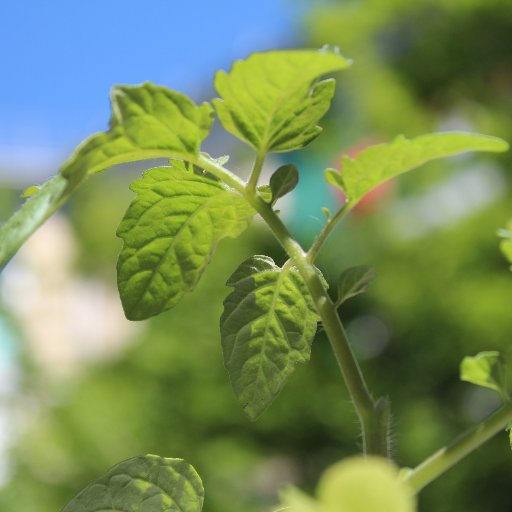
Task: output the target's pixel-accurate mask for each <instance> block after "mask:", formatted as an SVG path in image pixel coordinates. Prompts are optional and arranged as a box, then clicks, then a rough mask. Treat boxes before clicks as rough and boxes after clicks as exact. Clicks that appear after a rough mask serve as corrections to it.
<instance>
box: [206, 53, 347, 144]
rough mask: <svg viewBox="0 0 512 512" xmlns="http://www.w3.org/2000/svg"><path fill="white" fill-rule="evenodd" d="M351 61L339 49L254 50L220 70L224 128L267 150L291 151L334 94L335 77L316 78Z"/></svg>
mask: <svg viewBox="0 0 512 512" xmlns="http://www.w3.org/2000/svg"><path fill="white" fill-rule="evenodd" d="M349 64H350V63H349V62H348V61H347V60H346V59H344V58H343V57H342V56H341V55H339V54H338V53H336V52H333V51H328V50H321V51H314V50H289V51H271V52H266V53H255V54H252V55H251V56H249V57H248V58H247V59H246V60H242V61H237V62H235V63H234V65H233V67H232V69H231V71H230V72H229V73H225V72H224V71H219V72H218V73H217V75H216V76H215V88H216V90H217V92H218V93H219V95H220V97H221V99H217V100H214V105H215V108H216V110H217V114H218V116H219V119H220V121H221V123H222V125H223V126H224V128H225V129H226V130H227V131H229V132H231V133H232V134H233V135H235V136H236V137H238V138H240V139H242V140H243V141H245V142H246V143H248V144H249V145H251V146H253V147H254V148H256V149H258V150H261V151H263V152H267V151H291V150H293V149H298V148H301V147H303V146H305V145H306V144H307V143H308V142H311V141H312V140H313V139H314V138H315V137H316V136H317V135H318V134H319V133H320V131H321V128H320V127H319V126H317V123H318V121H319V120H320V118H321V117H322V116H323V115H324V114H325V113H326V112H327V110H328V109H329V105H330V102H331V99H332V96H333V94H334V81H333V80H324V81H321V82H318V81H317V79H318V78H320V77H321V76H322V75H325V74H326V73H332V72H334V71H338V70H340V69H344V68H346V67H347V66H348V65H349Z"/></svg>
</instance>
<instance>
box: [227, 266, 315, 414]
mask: <svg viewBox="0 0 512 512" xmlns="http://www.w3.org/2000/svg"><path fill="white" fill-rule="evenodd" d="M227 285H228V286H232V287H234V290H233V291H232V292H231V294H230V295H229V296H228V297H227V298H226V300H225V301H224V312H223V313H222V317H221V321H220V324H221V337H222V348H223V352H224V364H225V365H226V368H227V370H228V372H229V376H230V380H231V384H232V385H233V388H234V390H235V394H236V396H237V398H238V400H239V401H240V403H241V404H242V407H243V409H244V410H245V412H246V413H247V414H248V415H249V417H250V418H251V419H253V420H255V419H257V418H258V417H259V416H260V415H261V414H262V413H263V411H264V410H265V409H266V408H267V407H268V406H269V405H270V403H271V402H272V400H274V398H275V397H276V396H277V395H278V394H279V392H280V391H281V389H282V387H283V386H284V384H285V382H286V380H287V379H288V377H289V376H290V374H291V373H292V372H293V370H294V367H295V365H296V364H297V363H302V362H306V361H308V360H309V355H310V350H311V343H312V341H313V338H314V336H315V332H316V324H317V320H318V315H317V313H316V310H315V307H314V304H313V302H312V300H311V297H310V295H309V292H308V289H307V287H306V284H305V283H304V281H303V280H302V278H301V277H300V275H299V273H298V272H297V270H295V269H294V268H293V267H285V268H283V269H281V268H279V267H278V266H276V265H275V263H274V262H273V261H272V259H271V258H268V257H267V256H254V257H252V258H249V259H248V260H246V261H244V262H243V263H242V264H241V265H240V266H239V267H238V269H237V270H236V271H235V272H234V274H233V275H232V276H231V277H230V278H229V280H228V282H227Z"/></svg>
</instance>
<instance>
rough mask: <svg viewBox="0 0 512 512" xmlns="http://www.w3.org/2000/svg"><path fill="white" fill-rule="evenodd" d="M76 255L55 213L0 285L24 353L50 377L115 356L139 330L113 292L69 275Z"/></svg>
mask: <svg viewBox="0 0 512 512" xmlns="http://www.w3.org/2000/svg"><path fill="white" fill-rule="evenodd" d="M75 251H76V243H75V240H74V237H73V233H72V231H71V228H70V226H69V224H68V222H67V221H66V220H65V218H64V217H63V216H60V215H54V216H53V217H52V218H50V219H49V220H48V221H47V222H46V223H45V224H44V226H42V227H41V228H40V229H39V230H38V231H37V232H36V233H35V234H34V235H33V236H32V237H31V238H30V239H29V240H28V241H27V243H26V244H25V245H24V246H23V248H22V249H21V250H20V252H19V253H18V254H17V255H16V257H15V258H14V259H13V260H12V261H11V262H10V264H9V265H8V267H7V268H6V269H5V271H4V274H3V276H2V281H1V282H0V292H1V295H2V300H3V302H4V304H5V305H6V306H7V308H8V310H9V311H10V312H11V314H12V315H13V317H14V318H15V319H16V321H17V322H18V323H19V325H20V329H21V332H22V338H23V340H24V342H26V343H27V344H28V347H27V351H28V352H29V353H30V354H31V357H32V359H33V360H34V362H35V363H36V364H37V365H38V366H39V367H40V369H42V370H43V371H45V372H46V373H47V374H48V375H50V376H52V377H54V378H55V377H57V378H58V377H67V376H70V375H73V374H75V373H77V372H78V371H79V370H80V368H82V367H84V365H85V364H86V363H90V362H94V361H98V360H102V359H105V358H110V357H113V356H115V355H116V354H118V353H119V352H120V351H121V350H122V349H123V348H124V347H125V346H126V345H127V343H129V342H130V341H131V340H133V338H134V335H135V334H136V332H138V330H139V329H140V328H141V327H142V324H134V323H131V322H128V321H127V320H126V319H125V318H124V315H123V312H122V309H121V305H120V301H119V298H118V296H117V291H116V290H114V289H111V288H109V287H107V286H106V285H105V284H103V283H101V282H99V281H96V280H94V279H87V280H86V279H83V278H80V277H77V276H76V275H75V274H73V261H74V257H75Z"/></svg>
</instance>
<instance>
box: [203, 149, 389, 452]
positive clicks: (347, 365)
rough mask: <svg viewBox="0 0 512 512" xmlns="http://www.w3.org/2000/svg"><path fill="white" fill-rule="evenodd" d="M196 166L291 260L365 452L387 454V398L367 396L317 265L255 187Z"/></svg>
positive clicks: (207, 163) (213, 167) (208, 164)
mask: <svg viewBox="0 0 512 512" xmlns="http://www.w3.org/2000/svg"><path fill="white" fill-rule="evenodd" d="M197 165H199V166H200V167H202V168H203V169H205V170H206V171H208V172H211V173H212V174H214V175H215V176H217V177H218V178H220V179H222V180H223V181H224V182H225V183H226V184H228V185H229V186H231V187H233V188H234V189H236V190H237V191H238V192H240V193H241V194H242V195H243V196H244V197H245V198H246V199H247V201H248V202H249V203H250V204H251V205H252V206H253V207H254V209H255V210H256V211H257V212H258V213H259V214H260V215H261V217H262V218H263V220H264V221H265V222H266V223H267V225H268V226H269V228H270V229H271V231H272V232H273V234H274V236H275V237H276V238H277V240H278V241H279V242H280V244H281V245H282V246H283V248H284V250H285V251H286V252H287V254H288V256H289V257H290V258H291V259H292V260H293V264H294V265H295V266H296V267H297V269H298V271H299V272H300V274H301V276H302V278H303V279H304V281H305V283H306V285H307V287H308V289H309V292H310V293H311V297H312V299H313V301H314V303H315V306H316V309H317V311H318V314H319V315H320V318H321V320H322V322H323V325H324V328H325V332H326V333H327V337H328V338H329V342H330V344H331V347H332V349H333V352H334V354H335V356H336V360H337V362H338V366H339V368H340V370H341V374H342V377H343V380H344V381H345V384H346V386H347V389H348V392H349V394H350V397H351V399H352V401H353V403H354V407H355V409H356V412H357V415H358V417H359V419H360V421H361V428H362V436H363V450H364V453H366V454H375V455H382V456H384V457H389V445H388V439H389V402H388V401H387V400H386V399H380V400H378V401H377V402H374V400H373V398H372V396H371V395H370V392H369V391H368V387H367V385H366V382H365V380H364V377H363V374H362V372H361V369H360V367H359V364H358V362H357V359H356V358H355V356H354V353H353V352H352V348H351V347H350V344H349V341H348V338H347V335H346V333H345V329H344V328H343V324H342V323H341V320H340V317H339V315H338V312H337V311H336V307H335V306H334V304H333V302H332V301H331V298H330V297H329V294H328V293H327V290H326V288H325V286H324V284H323V282H322V279H321V277H320V274H319V272H318V271H317V269H316V267H315V266H314V265H313V264H312V263H311V261H309V259H308V257H307V255H306V253H305V252H304V249H303V248H302V247H301V246H300V245H299V243H298V242H297V241H296V240H295V239H294V238H293V237H292V236H291V234H290V233H289V231H288V229H287V228H286V226H285V225H284V224H283V222H282V221H281V219H280V218H279V217H278V216H277V214H276V213H275V212H274V210H273V209H272V206H271V205H269V204H268V203H266V202H265V201H263V199H262V198H261V197H259V196H258V194H257V193H256V192H255V190H254V189H251V188H250V187H249V185H247V187H246V186H244V183H243V181H242V180H240V178H238V177H237V176H235V175H234V174H233V173H231V172H230V171H228V170H227V169H225V168H224V167H222V166H221V165H219V164H217V163H215V162H212V161H211V160H210V159H208V158H207V157H204V156H200V157H199V159H198V161H197ZM255 168H256V165H255Z"/></svg>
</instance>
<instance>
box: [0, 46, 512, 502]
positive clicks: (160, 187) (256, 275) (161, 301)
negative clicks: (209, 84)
mask: <svg viewBox="0 0 512 512" xmlns="http://www.w3.org/2000/svg"><path fill="white" fill-rule="evenodd" d="M347 66H348V61H347V60H346V59H344V58H343V57H341V55H339V53H338V52H336V51H332V50H330V49H323V50H321V51H319V52H316V51H288V52H284V51H279V52H268V53H264V54H255V55H253V56H251V57H249V58H248V59H247V60H245V61H241V62H238V63H236V64H235V65H234V66H233V69H232V71H231V72H230V73H229V74H226V73H223V72H220V73H219V74H218V75H217V77H216V81H215V85H216V88H217V91H218V92H219V94H220V96H221V98H220V99H218V100H214V104H215V107H216V110H217V115H218V117H219V119H220V120H221V122H222V124H223V126H224V127H225V128H226V130H227V131H229V132H231V133H232V134H233V135H235V136H236V137H238V138H240V139H241V140H242V141H244V142H246V143H247V144H249V145H250V146H252V147H253V148H254V149H255V150H256V158H255V164H254V167H253V170H252V173H251V176H250V177H249V180H248V182H247V183H246V182H244V181H243V180H241V179H240V178H239V177H238V176H237V175H236V174H233V173H232V172H231V171H230V170H228V169H227V168H226V167H225V165H224V164H225V163H226V161H225V160H219V159H214V158H212V157H210V156H209V155H207V154H206V153H201V152H200V144H201V142H202V140H203V139H204V138H205V137H206V135H207V134H208V130H209V128H210V126H211V122H212V109H211V107H209V105H208V104H203V105H201V106H196V105H194V104H193V102H192V101H191V100H190V99H188V98H187V97H185V96H184V95H182V94H179V93H175V92H173V91H169V90H167V89H165V88H162V87H158V86H155V85H153V84H149V83H146V84H143V85H140V86H133V87H126V86H123V87H117V88H115V89H114V92H113V95H112V109H113V110H112V119H111V127H110V129H109V130H108V131H107V132H105V133H101V134H97V135H95V136H93V137H92V138H90V139H88V140H87V141H85V142H84V143H83V144H82V145H81V146H80V147H79V148H78V150H77V151H76V152H75V153H74V155H73V156H72V157H71V159H70V160H69V161H68V162H67V163H66V164H65V165H64V166H63V168H62V169H61V173H60V175H59V177H57V178H54V179H53V181H52V180H50V181H49V182H48V183H51V184H53V183H58V184H60V186H59V187H58V190H57V191H56V192H55V193H53V188H52V187H53V185H51V186H50V185H47V186H46V188H45V186H43V187H41V189H39V190H38V191H36V192H35V194H33V195H32V196H31V197H30V198H29V199H28V201H27V202H26V203H25V204H24V206H23V207H22V208H21V210H20V211H19V212H18V213H16V214H15V216H14V217H13V218H14V220H11V221H8V222H7V223H6V224H5V225H4V226H3V227H2V229H1V231H0V239H2V241H3V247H5V251H4V252H3V253H2V255H1V262H2V263H4V264H5V262H6V261H7V260H8V259H9V257H10V256H12V255H13V254H14V252H15V251H16V250H17V248H18V247H19V246H20V245H21V244H22V243H23V241H24V240H25V239H26V237H27V236H28V234H29V233H30V232H32V231H33V230H34V229H35V228H36V227H37V225H38V224H39V223H41V222H42V221H44V219H45V218H46V217H47V216H48V215H49V214H50V213H51V212H52V211H53V210H55V209H56V208H57V207H58V206H60V204H62V202H63V201H64V200H65V199H66V198H67V197H68V196H69V194H70V193H71V192H72V191H73V190H74V189H75V188H76V187H77V186H78V185H80V184H81V183H82V182H83V181H84V180H85V179H86V177H87V176H89V175H92V174H94V173H96V172H98V171H100V170H104V169H106V168H107V167H110V166H111V165H113V164H117V163H120V162H127V161H133V160H141V159H150V158H155V157H162V156H165V157H166V158H168V159H169V164H168V165H166V166H161V167H157V168H154V169H151V170H150V171H148V172H146V173H145V175H144V176H143V177H142V179H140V180H138V181H136V182H135V183H134V184H133V186H132V190H133V191H134V192H136V193H137V197H136V198H135V199H134V200H133V201H132V204H131V205H130V207H129V208H128V211H127V213H126V215H125V217H124V218H123V220H122V222H121V224H120V226H119V228H118V236H119V237H120V238H121V239H122V240H123V242H124V246H123V249H122V251H121V254H120V256H119V260H118V285H119V292H120V295H121V300H122V303H123V306H124V310H125V313H126V316H127V317H128V318H129V319H132V320H142V319H145V318H148V317H150V316H153V315H157V314H159V313H161V312H163V311H165V310H167V309H170V308H171V307H174V306H176V304H177V303H178V302H179V301H180V300H182V298H183V296H184V293H185V292H186V291H192V290H193V289H194V288H195V287H196V285H197V284H198V281H199V279H200V278H201V276H202V273H203V271H204V270H205V267H206V265H207V264H208V263H209V262H210V259H211V258H212V256H213V254H214V251H215V249H216V247H217V244H218V243H219V242H220V241H221V240H222V239H224V238H233V237H237V236H239V235H240V234H241V233H242V232H243V231H244V230H245V229H246V228H247V226H248V223H249V220H250V219H251V218H252V217H253V215H254V214H255V213H257V214H259V215H260V216H261V217H262V219H263V220H264V221H265V223H266V224H267V225H268V227H269V228H270V229H271V231H272V232H273V234H274V236H275V238H276V239H277V240H278V241H279V243H280V244H281V246H282V247H283V249H284V250H285V251H286V253H287V256H288V258H289V259H288V260H287V261H286V262H285V263H284V264H283V265H276V264H275V262H274V261H273V260H272V259H271V258H269V257H268V256H252V257H250V258H249V259H247V260H246V261H245V262H243V263H242V264H241V265H240V266H239V267H238V268H237V269H236V270H235V272H234V273H233V274H232V276H231V277H230V278H229V280H228V282H227V285H228V286H231V287H233V288H234V290H233V291H232V292H231V294H230V295H229V296H228V297H227V299H226V300H225V302H224V312H223V314H222V317H221V337H222V345H223V351H224V360H225V365H226V368H227V370H228V372H229V374H230V379H231V383H232V386H233V388H234V391H235V394H236V395H237V397H238V399H239V401H240V402H241V405H242V407H243V409H244V410H245V411H246V412H247V414H248V415H249V416H250V417H251V418H252V419H256V418H257V417H258V416H260V415H261V414H262V413H263V412H264V410H265V409H266V408H267V407H268V406H269V404H270V402H271V401H272V400H274V398H275V397H276V396H277V395H278V394H279V392H280V391H281V389H282V387H283V386H284V383H285V382H286V380H287V379H288V377H289V375H290V373H291V372H292V370H293V368H294V365H295V364H296V363H297V362H305V361H307V360H308V359H309V355H310V348H311V344H312V341H313V338H314V336H315V332H316V330H317V322H318V321H321V323H322V327H323V329H325V332H326V335H327V338H328V340H329V342H330V344H331V347H332V350H333V352H334V355H335V357H336V360H337V362H338V365H339V367H340V369H341V373H342V377H343V379H344V382H345V385H346V387H347V389H348V392H349V395H350V398H351V400H352V402H353V405H354V408H355V411H356V413H357V415H358V418H359V420H360V423H361V429H362V438H363V451H364V455H366V458H358V459H353V460H346V461H344V462H341V463H339V464H338V465H334V466H332V467H331V468H330V469H328V470H327V472H326V473H325V476H324V477H323V478H322V479H321V480H320V483H319V487H318V493H317V494H318V503H316V502H315V501H314V500H312V499H309V498H304V497H302V494H301V493H300V492H299V491H292V493H291V494H288V495H285V498H284V505H285V507H288V508H291V510H297V511H303V512H305V511H317V512H320V511H324V512H330V511H334V510H337V509H338V508H340V509H341V508H342V509H344V510H346V511H347V512H359V511H361V510H368V511H371V510H396V511H404V512H409V511H412V510H414V509H415V504H414V502H415V498H414V497H413V495H414V494H415V493H416V492H418V491H419V490H421V489H422V488H423V487H424V486H425V485H427V484H428V483H430V482H431V481H432V480H433V479H435V478H437V477H439V476H440V475H441V474H443V473H444V472H445V471H446V470H447V469H448V468H449V467H451V466H452V465H453V464H455V463H457V462H458V461H459V460H460V459H461V458H462V457H464V456H465V455H467V454H468V453H470V452H471V451H472V450H474V449H475V448H477V447H478V446H480V444H482V443H483V442H484V441H486V440H487V439H489V438H490V437H492V436H493V435H494V434H496V433H497V432H499V431H500V430H503V429H504V428H505V427H506V426H507V425H508V423H510V422H511V420H512V405H511V404H510V402H509V400H508V396H507V395H506V393H502V396H503V398H504V401H505V404H504V405H503V407H502V408H500V409H498V410H497V411H496V412H495V413H494V414H493V415H492V416H491V417H489V419H486V420H484V421H483V422H482V423H481V425H479V426H477V427H476V428H475V429H474V430H473V431H471V432H469V433H468V434H465V435H464V436H462V437H461V438H460V439H458V440H456V441H455V442H454V444H453V445H452V447H451V448H449V449H448V450H444V449H442V450H440V452H438V453H437V454H435V455H434V456H433V457H432V458H430V459H428V460H427V461H426V462H425V463H423V464H420V465H419V466H418V467H417V468H415V469H414V470H412V471H408V472H406V473H405V477H404V478H403V479H399V477H398V472H397V471H395V470H394V469H392V467H391V466H390V463H389V460H386V459H385V458H388V459H389V458H391V454H390V452H389V444H390V442H389V435H390V428H391V427H390V404H389V400H388V399H387V398H385V397H381V398H379V399H377V400H375V399H374V398H373V397H372V395H371V394H370V392H369V390H368V386H367V384H366V381H365V378H364V376H363V373H362V372H361V369H360V367H359V364H358V361H357V359H356V358H355V357H354V354H353V352H352V348H351V346H350V344H349V342H348V339H347V335H346V332H345V330H344V328H343V325H342V323H341V320H340V317H339V315H338V313H337V307H338V306H339V305H340V304H341V303H343V302H344V301H345V300H346V299H348V298H350V297H352V296H355V295H358V294H360V293H362V292H363V291H365V290H366V289H367V288H368V285H369V282H370V280H371V279H372V277H373V274H372V272H371V271H370V270H369V269H368V268H367V267H356V268H355V269H354V268H352V269H349V270H346V271H344V273H343V274H342V276H341V278H340V280H339V286H338V293H339V295H338V298H337V299H336V300H335V301H333V300H332V299H331V297H330V295H329V293H328V289H327V288H328V285H327V282H326V280H325V278H324V277H323V276H322V274H321V273H320V271H319V270H318V268H317V267H316V266H315V265H314V261H315V258H316V256H317V255H318V253H319V252H320V250H321V248H322V246H323V244H324V243H325V241H326V240H327V238H328V236H329V235H330V233H331V231H332V230H333V229H334V227H335V226H336V224H337V223H338V221H339V220H340V219H341V218H342V216H343V215H344V214H345V213H346V212H347V211H348V210H349V209H350V208H351V207H352V206H354V205H355V204H356V203H357V202H358V201H359V200H360V199H362V198H363V196H364V195H365V194H366V193H367V192H369V191H371V190H372V189H373V188H375V187H376V186H378V185H380V184H381V183H382V182H383V181H385V180H386V179H389V178H390V177H393V176H395V175H398V174H401V173H403V172H406V171H409V170H411V169H414V168H416V167H418V166H420V165H421V164H423V163H424V162H426V161H429V160H432V159H437V158H441V157H444V156H451V155H455V154H459V153H463V152H467V151H491V152H500V151H505V150H506V149H507V148H508V145H507V143H506V142H504V141H503V140H501V139H498V138H495V137H489V136H483V135H478V134H467V133H457V132H454V133H443V134H431V135H425V136H422V137H418V138H416V139H413V140H412V141H409V140H407V139H405V138H404V137H399V138H397V139H395V141H394V142H393V143H391V144H383V145H378V146H373V147H371V148H369V149H367V150H365V151H363V152H362V153H360V154H359V155H358V156H357V157H355V158H354V159H346V160H345V166H344V169H343V173H342V174H341V175H339V174H337V173H336V172H335V171H333V170H328V171H327V172H326V178H327V181H328V182H329V183H330V184H333V185H335V186H336V187H339V188H340V189H341V190H342V191H343V192H344V194H345V195H346V203H345V204H344V205H342V206H341V208H340V209H339V211H338V212H336V213H335V214H334V216H332V217H329V218H328V220H327V224H326V225H325V227H324V228H323V230H322V231H321V232H320V234H319V235H318V237H317V239H316V241H315V242H314V244H313V245H312V247H311V248H310V249H309V251H307V252H305V251H304V250H303V249H302V247H301V246H300V245H299V244H298V242H297V241H296V240H295V239H294V238H293V237H292V236H291V235H290V233H289V232H288V230H287V228H286V226H285V225H284V224H283V222H282V221H281V219H280V217H279V216H278V214H277V212H276V211H275V210H274V208H273V206H274V204H275V203H276V201H277V200H278V199H279V198H280V197H282V196H284V195H285V194H286V193H288V192H290V191H291V190H292V189H293V188H294V187H295V185H296V184H297V181H298V173H297V171H296V169H295V167H294V166H291V165H287V166H284V167H280V168H279V169H278V170H277V171H276V173H275V174H274V175H273V176H272V178H271V179H270V183H269V184H268V188H265V189H260V188H259V187H258V182H259V178H260V173H261V170H262V166H263V161H264V158H265V157H266V155H267V153H270V152H281V151H289V150H291V149H298V148H301V147H303V146H305V145H306V144H308V143H309V142H311V141H312V140H313V139H314V138H315V137H316V136H318V134H319V133H320V128H319V127H318V126H317V122H318V121H319V119H320V118H321V117H322V115H323V114H324V113H325V112H326V111H327V109H328V107H329V104H330V100H331V98H332V95H333V91H334V89H333V87H334V82H333V81H332V80H328V81H318V79H319V78H320V77H321V76H322V75H324V74H325V73H327V72H333V71H337V70H340V69H343V68H345V67H347ZM304 69H306V70H307V71H306V72H304ZM247 84H250V85H248V86H247ZM62 184H63V185H64V187H62ZM48 188H49V189H50V191H51V192H52V193H51V194H48V193H47V190H48ZM34 212H41V213H40V214H36V215H35V216H34ZM480 360H483V361H486V362H487V363H488V364H487V363H486V364H484V365H483V366H482V364H477V365H476V369H475V365H474V364H473V362H474V360H466V362H465V363H463V372H462V377H463V378H464V379H465V380H470V381H471V382H475V383H478V384H480V385H482V383H483V384H484V385H487V386H488V385H489V383H490V382H491V380H490V370H491V367H492V363H490V362H489V361H490V360H489V353H487V355H486V356H481V357H480V359H479V361H480ZM482 371H483V373H484V375H483V376H482V375H481V374H482ZM492 382H493V383H495V382H496V381H492ZM496 387H497V388H498V389H499V390H500V391H502V387H501V384H500V385H499V386H498V385H496ZM155 468H156V469H155ZM369 481H370V482H371V485H370V486H369V490H368V491H365V492H364V493H363V492H362V489H363V486H366V485H367V483H368V482H369ZM286 496H288V497H286ZM98 507H100V508H101V509H102V510H112V511H113V510H117V509H119V508H123V509H125V508H126V509H127V510H133V511H134V512H135V511H139V510H140V511H141V512H142V511H144V510H147V511H148V512H149V511H150V510H155V511H157V510H167V509H169V510H173V509H174V508H178V509H179V510H183V511H184V512H188V511H190V512H195V511H197V510H200V509H201V507H202V486H201V484H200V481H199V480H198V477H197V475H196V474H195V471H194V470H193V469H192V468H191V466H189V465H188V464H187V463H184V462H183V461H181V460H179V461H178V460H177V459H162V458H158V457H154V456H147V457H145V458H144V457H142V458H136V459H132V460H130V461H126V462H125V463H121V464H120V465H118V466H116V467H114V468H113V469H112V470H110V471H109V472H108V473H107V474H106V476H105V477H102V478H101V479H100V480H98V481H97V483H96V484H91V486H89V487H87V488H86V489H85V490H84V491H82V493H80V494H79V495H78V496H77V497H76V498H75V499H74V500H72V501H71V502H70V503H69V505H68V506H67V507H66V508H65V509H64V510H65V511H66V512H72V511H75V510H76V511H83V512H87V511H89V510H97V509H98ZM164 507H165V508H164Z"/></svg>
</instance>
